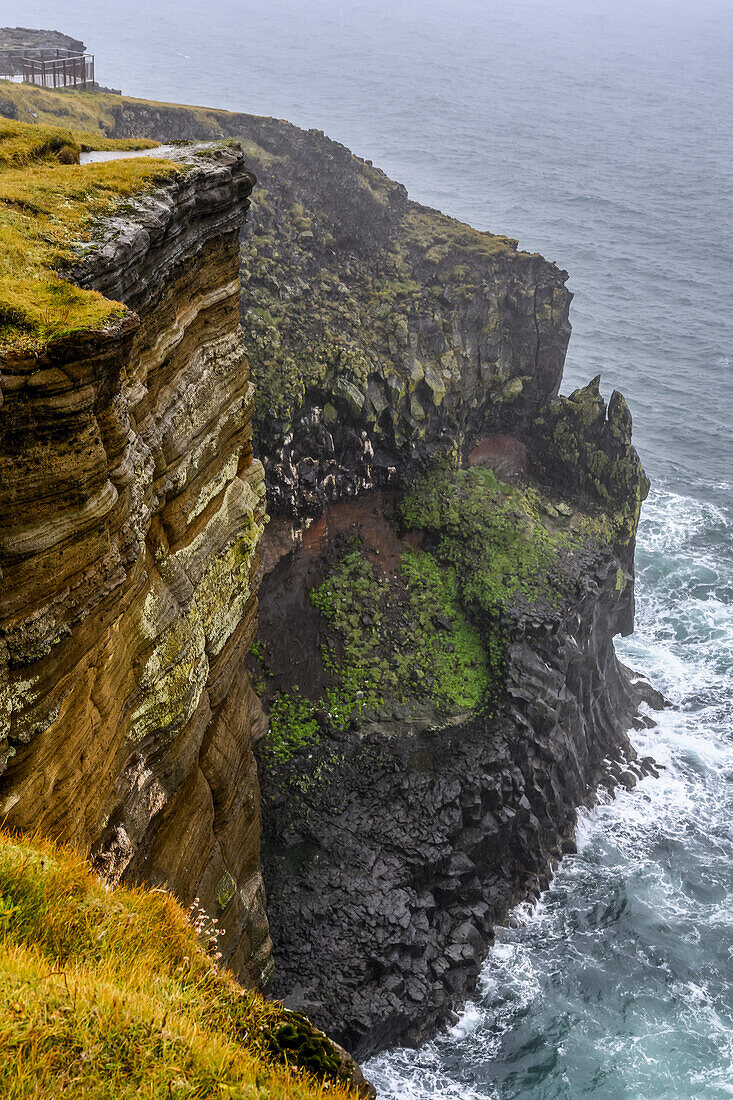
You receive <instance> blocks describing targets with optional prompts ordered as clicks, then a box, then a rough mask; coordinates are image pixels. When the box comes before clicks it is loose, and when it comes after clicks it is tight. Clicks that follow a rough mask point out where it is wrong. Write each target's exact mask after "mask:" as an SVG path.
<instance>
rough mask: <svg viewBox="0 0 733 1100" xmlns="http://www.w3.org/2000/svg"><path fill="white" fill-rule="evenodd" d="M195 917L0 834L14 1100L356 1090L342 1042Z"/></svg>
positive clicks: (156, 893) (4, 987)
mask: <svg viewBox="0 0 733 1100" xmlns="http://www.w3.org/2000/svg"><path fill="white" fill-rule="evenodd" d="M194 924H195V925H196V926H197V927H199V928H200V927H201V920H200V917H199V919H198V920H194V918H193V916H189V915H188V914H187V913H186V912H184V910H183V909H182V908H181V906H180V905H178V903H177V902H176V901H175V900H174V899H173V898H172V897H171V896H170V895H168V894H166V893H165V892H164V891H162V890H148V889H126V888H117V889H114V890H107V889H105V888H104V887H103V886H102V885H101V884H100V883H99V882H98V881H97V879H96V878H95V877H94V876H93V875H92V874H90V872H89V871H88V869H87V868H86V867H85V866H84V864H83V863H82V861H81V860H80V858H79V857H78V856H77V855H75V854H73V853H71V852H69V851H66V850H64V849H62V848H59V847H55V846H53V845H50V844H46V843H42V842H38V841H36V840H32V841H29V840H16V839H14V838H12V837H10V836H8V835H7V834H3V833H0V1051H2V1057H0V1095H2V1096H3V1098H4V1100H20V1098H21V1097H30V1096H39V1097H40V1096H48V1097H51V1096H57V1095H60V1094H61V1093H63V1095H64V1096H68V1097H70V1098H72V1100H73V1098H81V1097H94V1098H95V1100H128V1098H129V1100H133V1098H135V1100H138V1098H145V1100H170V1098H171V1097H175V1098H183V1097H200V1098H203V1097H222V1098H223V1097H227V1098H230V1100H265V1098H268V1100H286V1098H287V1100H323V1098H324V1097H333V1098H334V1100H345V1098H346V1097H347V1096H349V1095H353V1093H350V1092H349V1089H348V1086H347V1084H346V1083H345V1080H346V1077H347V1075H348V1073H349V1069H348V1067H345V1066H344V1065H342V1063H341V1056H340V1054H339V1052H338V1050H337V1048H335V1047H333V1045H332V1044H331V1043H329V1042H328V1040H327V1039H326V1038H325V1037H324V1036H323V1035H322V1034H321V1033H320V1032H318V1031H317V1030H316V1029H315V1028H313V1026H312V1025H311V1024H310V1023H309V1021H307V1020H306V1019H305V1018H304V1017H301V1016H297V1015H294V1014H291V1013H288V1012H286V1011H285V1010H284V1009H283V1008H282V1005H280V1004H278V1003H276V1002H268V1001H265V1000H264V999H263V998H262V997H261V996H260V995H259V994H258V993H255V992H253V991H250V990H245V989H243V988H242V987H241V986H239V985H238V984H237V982H235V980H234V978H233V977H232V976H231V975H230V974H229V973H228V972H226V971H223V970H221V969H220V968H219V967H218V965H217V963H216V961H215V959H214V958H213V957H212V956H211V955H210V954H209V953H208V952H207V951H206V950H205V949H204V947H203V946H202V943H201V941H200V938H199V937H198V936H197V932H196V928H195V927H194ZM211 927H212V928H214V926H213V924H212V925H211ZM214 931H215V928H214ZM215 938H216V937H215V936H214V940H215Z"/></svg>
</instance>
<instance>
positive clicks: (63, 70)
mask: <svg viewBox="0 0 733 1100" xmlns="http://www.w3.org/2000/svg"><path fill="white" fill-rule="evenodd" d="M49 52H50V51H49ZM57 52H61V51H57ZM21 71H22V77H23V82H24V83H25V84H39V85H40V86H41V87H42V88H69V87H74V88H86V87H88V86H89V85H91V84H94V54H88V53H85V54H75V55H69V56H66V57H53V58H38V57H24V58H23V59H22V63H21Z"/></svg>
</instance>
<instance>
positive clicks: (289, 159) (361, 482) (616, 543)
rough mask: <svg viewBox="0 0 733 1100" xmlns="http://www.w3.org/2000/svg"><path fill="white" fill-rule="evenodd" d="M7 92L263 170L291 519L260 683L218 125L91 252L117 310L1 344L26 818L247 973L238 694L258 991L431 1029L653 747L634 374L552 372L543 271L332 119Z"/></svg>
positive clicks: (262, 416)
mask: <svg viewBox="0 0 733 1100" xmlns="http://www.w3.org/2000/svg"><path fill="white" fill-rule="evenodd" d="M2 94H3V97H6V96H10V95H11V92H10V91H8V90H7V89H3V93H2ZM12 95H13V97H14V98H13V101H12V107H13V109H14V110H16V111H17V112H18V114H19V117H21V116H23V117H24V112H31V111H34V112H35V113H36V114H40V115H41V116H42V117H43V120H44V121H48V120H49V118H53V117H55V116H56V114H58V113H59V112H60V111H67V110H71V111H73V112H74V113H75V115H76V116H77V121H78V122H79V124H83V125H84V126H85V127H86V128H97V129H101V130H102V131H103V132H105V133H106V134H107V135H108V136H111V137H117V138H121V137H125V138H127V137H130V136H133V135H134V136H141V137H149V138H157V139H161V140H165V139H170V138H174V137H175V138H179V139H189V140H195V139H199V138H211V137H221V136H224V135H232V136H236V137H238V138H240V139H241V140H242V141H243V144H244V148H245V155H246V159H247V162H248V164H251V165H252V166H253V168H254V169H255V171H256V172H257V175H258V178H259V180H260V187H259V189H258V192H256V194H255V198H254V204H253V209H252V212H251V218H250V221H249V228H248V229H247V230H246V231H245V233H244V234H243V236H242V247H241V257H240V270H241V273H242V276H243V285H242V300H241V315H242V320H243V324H244V332H245V338H246V341H247V346H248V351H249V355H250V358H251V361H252V366H253V375H254V378H255V381H256V385H257V392H258V405H257V410H258V411H257V413H256V425H255V428H256V436H257V450H258V454H259V455H260V456H261V458H262V460H263V463H264V466H265V468H266V477H267V483H268V492H269V497H270V510H271V511H272V512H273V513H275V514H276V516H277V520H276V522H273V524H272V525H271V527H270V530H269V532H268V534H267V536H265V539H264V540H263V543H262V545H263V547H264V549H265V550H266V555H264V556H265V557H266V559H267V571H268V574H269V575H268V577H267V578H266V580H265V582H264V584H263V587H262V590H261V603H262V632H261V639H260V642H259V644H258V645H257V646H256V647H255V652H254V655H253V657H252V659H251V663H250V670H251V672H252V674H253V675H254V676H256V677H257V685H256V686H257V689H258V692H260V693H261V694H262V695H263V698H264V701H265V704H266V707H267V709H268V711H269V713H268V714H265V713H264V712H263V711H261V710H258V708H257V706H256V704H255V703H253V699H252V696H251V691H250V688H249V686H248V681H247V678H246V675H245V673H244V670H243V668H242V656H243V654H244V653H245V652H246V650H247V649H248V648H249V646H250V643H251V641H252V638H253V622H254V620H253V615H254V589H255V587H256V582H255V576H256V573H257V569H258V558H257V543H258V539H259V534H260V531H261V525H262V518H263V497H262V478H263V473H262V468H261V467H260V466H259V465H258V464H257V463H256V462H254V460H253V459H252V456H251V446H250V430H251V424H250V422H251V417H252V405H251V390H250V388H249V385H248V383H247V376H246V368H245V367H244V360H243V352H242V347H241V342H240V336H239V334H238V331H237V328H236V315H235V314H236V309H235V306H236V289H237V288H236V283H235V276H236V263H237V242H236V228H237V225H238V224H239V222H240V221H241V213H242V195H243V193H244V191H246V190H247V189H248V187H249V186H250V183H251V181H249V180H248V178H247V177H246V174H245V173H244V172H243V169H242V168H241V163H240V161H239V160H238V159H237V157H236V155H235V154H233V153H232V152H227V151H226V150H224V151H221V152H220V153H219V154H218V157H219V158H220V159H219V162H218V163H217V162H216V161H214V162H213V163H212V164H210V165H203V164H199V167H198V169H197V172H198V175H197V176H195V177H191V176H186V177H185V178H184V179H183V180H179V181H178V182H176V183H175V184H172V185H170V187H172V190H171V189H170V188H168V189H167V190H164V191H161V192H160V194H159V195H158V198H157V200H149V201H148V202H147V203H145V204H143V205H142V206H140V205H138V206H137V207H136V210H135V215H134V217H131V218H130V219H127V220H126V219H122V220H120V221H118V222H117V223H115V226H114V227H113V228H114V230H115V234H116V236H115V239H114V240H113V239H112V237H111V235H109V234H108V236H107V239H106V242H102V245H101V247H98V248H95V249H94V250H93V251H92V252H91V254H90V256H89V258H88V260H86V261H84V262H83V263H82V264H80V265H79V266H78V267H77V269H76V270H75V272H74V277H75V278H76V279H77V281H79V282H80V283H82V284H83V285H86V286H93V287H97V288H99V289H101V290H103V292H104V293H105V294H108V295H112V296H113V297H117V298H119V299H121V300H122V301H123V302H125V303H126V304H127V305H128V306H130V307H131V308H133V309H136V310H137V312H138V315H139V324H138V322H137V321H136V320H135V319H134V318H132V317H131V316H130V315H129V314H127V315H126V316H125V317H123V318H122V319H121V320H120V321H119V324H118V325H117V327H116V328H115V329H114V331H113V330H112V329H110V330H109V332H107V333H105V334H104V335H103V336H95V337H93V338H92V337H90V338H88V339H87V338H85V339H76V340H74V341H73V342H72V343H70V344H68V345H65V344H63V343H59V342H57V344H56V345H54V347H53V350H52V351H49V352H48V353H47V355H46V358H45V359H44V360H43V362H42V369H41V370H40V371H39V370H38V367H37V365H36V364H35V363H31V362H30V361H24V360H23V359H22V357H21V358H16V359H10V360H9V361H8V365H7V366H6V365H3V378H4V385H5V379H6V378H7V379H9V380H10V382H8V384H7V385H6V391H7V395H6V406H7V405H9V402H10V401H11V400H12V401H13V402H14V405H13V408H12V417H9V419H8V421H7V423H8V424H9V425H12V426H13V427H12V428H11V429H10V431H9V434H8V435H7V436H6V451H5V453H6V456H7V468H8V470H9V476H10V477H14V478H15V479H16V487H14V488H13V489H12V491H11V492H9V493H8V500H9V502H10V503H9V507H10V511H9V512H8V514H9V515H10V516H11V517H15V518H13V519H12V524H14V526H13V525H12V524H11V530H10V531H9V532H8V535H7V537H5V539H4V541H3V542H2V544H1V545H2V547H3V553H4V554H5V558H4V559H3V568H5V569H6V570H7V571H8V573H9V571H10V570H12V575H13V577H14V578H15V577H17V578H18V583H17V585H16V589H17V590H16V591H14V593H4V594H3V599H4V601H6V605H7V611H5V610H3V614H4V616H5V622H6V624H7V625H6V627H5V632H4V635H3V638H4V645H5V646H6V650H7V657H6V665H5V666H4V671H3V673H2V675H4V676H5V685H6V691H7V690H8V687H9V694H8V698H9V699H10V700H11V705H12V717H11V719H10V721H9V724H8V727H7V731H8V734H9V740H8V745H9V748H10V750H11V751H14V752H15V755H14V756H13V757H12V759H11V760H10V763H9V768H8V772H7V777H6V780H5V791H4V794H3V798H4V803H3V804H4V807H5V809H6V810H7V811H8V812H9V814H10V821H11V823H13V824H17V825H19V826H21V827H32V826H35V825H37V824H39V823H40V824H41V825H42V827H43V828H44V829H48V830H53V831H55V832H57V833H58V832H62V833H63V830H64V829H67V830H68V831H67V833H66V834H65V835H69V836H71V835H74V836H77V835H78V836H79V837H81V838H82V839H83V843H84V844H85V845H86V847H87V848H89V849H91V850H92V851H93V852H94V853H95V856H96V859H97V864H98V866H99V867H100V868H101V869H103V870H104V871H105V873H106V874H107V875H108V876H110V877H111V878H115V877H120V876H121V877H122V878H123V879H125V880H129V881H136V880H138V879H140V878H148V879H150V880H152V881H155V882H162V881H166V882H168V883H170V884H171V885H172V886H173V887H174V889H175V890H176V892H177V893H178V894H179V896H181V897H182V898H183V899H184V900H186V899H187V898H189V897H191V896H192V894H193V893H197V894H198V895H199V896H200V897H201V898H202V900H203V901H204V903H205V904H206V906H207V908H209V909H210V911H217V912H221V913H222V918H221V922H222V925H223V926H224V927H225V928H226V930H227V938H226V941H225V951H226V956H227V958H229V959H230V960H231V962H232V965H233V966H234V967H235V969H236V970H237V971H238V972H239V973H241V974H243V975H244V976H245V977H247V978H248V979H249V980H258V979H259V978H261V977H262V976H263V975H264V974H266V973H267V971H268V963H267V959H268V957H269V956H268V948H269V943H268V940H267V938H266V935H267V934H266V926H265V923H264V914H263V910H262V900H261V899H262V894H261V880H260V877H259V865H258V845H259V816H258V814H259V811H258V804H257V797H258V796H257V791H256V785H255V780H254V773H253V771H252V758H251V753H250V724H249V723H250V719H249V715H250V713H254V714H255V716H256V726H257V733H258V734H261V735H263V736H262V740H261V742H260V743H259V748H258V755H259V759H260V764H261V769H262V770H261V778H262V780H263V790H264V808H265V814H264V819H265V820H264V829H265V841H266V843H265V854H264V870H265V878H266V883H267V888H268V894H269V900H268V908H269V914H270V919H271V926H272V928H273V930H274V934H275V944H276V949H275V954H276V963H277V974H278V976H277V979H276V981H277V984H276V986H275V987H274V988H275V990H276V992H277V993H278V994H280V995H285V996H286V997H287V998H288V1003H290V1004H292V1005H293V1006H297V1007H302V1008H304V1009H306V1010H307V1011H308V1012H309V1014H311V1015H312V1016H313V1018H314V1019H315V1021H316V1022H317V1023H318V1024H321V1025H324V1026H326V1027H327V1028H328V1029H330V1030H331V1031H332V1032H333V1033H334V1034H336V1035H337V1036H339V1037H340V1038H342V1039H343V1040H344V1041H345V1042H346V1043H347V1044H348V1045H350V1046H351V1047H352V1048H353V1049H354V1050H356V1051H357V1052H359V1053H360V1054H365V1053H368V1052H370V1051H372V1050H375V1049H377V1048H378V1047H379V1046H381V1045H384V1044H385V1043H389V1042H392V1041H395V1040H397V1039H399V1038H405V1037H410V1038H418V1037H420V1036H422V1035H424V1034H426V1033H427V1032H428V1031H429V1030H430V1029H431V1028H432V1027H434V1026H435V1024H436V1023H437V1022H439V1021H441V1020H443V1019H445V1018H446V1017H447V1016H448V1015H449V1013H450V1011H451V1008H452V1007H453V1006H454V1005H455V1004H456V1003H457V1002H459V1001H460V1000H461V998H462V997H463V996H464V995H465V993H466V992H467V990H468V989H469V988H470V986H471V985H472V983H473V982H474V980H475V978H476V975H477V973H478V968H479V965H480V962H481V960H482V959H483V957H484V955H485V952H486V950H487V948H488V945H489V944H490V942H491V939H492V935H493V928H494V926H495V924H496V923H497V922H498V921H501V920H502V919H504V917H505V916H506V913H507V911H508V908H509V907H510V906H511V905H512V904H514V903H515V902H516V901H518V900H519V899H521V898H523V897H527V896H531V895H533V894H536V892H537V891H538V890H539V889H540V888H541V886H542V885H543V884H544V883H545V882H546V879H547V876H548V874H549V873H550V871H551V869H552V865H553V863H554V861H555V860H556V859H557V858H559V857H560V855H561V854H562V852H563V851H567V850H570V849H572V833H573V828H574V824H575V819H576V810H577V807H578V806H579V805H581V804H584V803H588V802H591V801H592V800H593V798H594V797H595V794H596V789H597V786H598V784H600V783H604V784H606V785H608V786H613V783H614V782H615V781H620V782H623V783H628V784H630V783H633V782H634V780H635V778H636V776H638V775H639V774H641V772H642V771H644V770H645V769H647V768H649V767H651V765H650V764H649V762H648V761H646V762H641V763H640V762H638V761H635V759H634V754H633V751H632V749H631V746H630V744H629V742H628V739H627V736H626V730H627V728H628V726H629V724H630V723H631V722H632V721H633V720H634V715H635V712H636V708H637V706H638V703H639V701H640V698H641V694H640V692H641V689H640V688H638V686H635V685H632V679H631V677H630V676H629V674H628V671H627V670H624V669H623V668H622V667H621V666H620V665H619V663H618V661H617V659H616V656H615V653H614V649H613V641H612V639H613V636H614V634H616V633H618V632H621V633H626V632H628V631H629V630H630V629H631V627H632V624H633V553H634V536H635V531H636V524H637V521H638V515H639V507H640V505H641V501H642V500H643V498H644V496H645V493H646V489H647V483H646V479H645V477H644V475H643V471H642V470H641V466H640V464H639V461H638V458H637V456H636V453H635V451H634V449H633V447H632V446H631V420H630V416H629V412H628V409H627V407H626V404H625V402H624V400H623V398H622V397H621V396H620V395H618V394H614V395H613V397H612V398H611V401H610V404H609V406H608V408H606V405H605V402H604V401H603V400H602V398H601V397H600V394H599V389H598V384H597V381H594V382H593V383H591V384H590V385H589V386H588V387H586V388H585V389H583V390H580V391H577V392H576V393H575V394H573V395H571V396H570V397H568V398H558V397H557V393H558V389H559V386H560V381H561V376H562V366H563V359H564V354H565V349H566V345H567V341H568V337H569V325H568V307H569V302H570V295H569V294H568V292H567V290H566V289H565V285H564V284H565V278H566V276H565V273H564V272H561V271H558V270H557V268H555V267H554V265H552V264H549V263H547V262H546V261H545V260H543V259H542V257H540V256H536V255H528V254H526V253H521V252H518V251H517V249H516V244H515V242H513V241H510V240H508V239H506V238H503V237H499V236H495V235H491V234H484V233H479V232H477V231H475V230H472V229H471V228H470V227H468V226H464V225H461V224H460V223H457V222H455V221H453V220H451V219H449V218H446V217H444V216H443V215H441V214H439V213H438V212H436V211H432V210H428V209H426V208H424V207H421V206H419V205H417V204H414V203H411V202H410V201H409V200H408V198H407V195H406V193H405V191H404V189H403V188H401V187H400V186H399V185H398V184H395V183H394V182H393V181H390V180H388V179H387V178H386V177H385V176H384V175H383V174H382V173H380V172H379V171H377V170H376V169H374V168H373V166H372V165H370V164H369V163H368V162H365V161H361V160H359V159H358V158H356V157H354V156H353V155H352V154H350V153H349V151H348V150H346V149H344V148H343V146H340V145H338V144H337V143H334V142H331V141H329V140H328V139H327V138H325V137H324V136H323V135H322V134H320V133H316V132H309V133H305V132H303V131H300V130H298V129H297V128H295V127H292V126H289V125H288V124H287V123H283V122H278V121H276V120H271V119H258V118H255V117H254V116H249V115H233V114H227V113H226V112H215V111H208V110H205V109H201V108H177V107H173V106H166V105H161V104H149V103H143V102H140V101H134V100H127V99H119V98H114V97H105V96H85V97H54V96H52V95H49V94H47V93H42V92H37V91H36V90H28V89H23V90H21V91H19V92H17V93H16V92H15V91H13V92H12ZM61 99H62V100H63V102H61V101H60V100H61ZM4 103H5V99H4V98H2V97H0V109H2V110H6V107H5V106H4ZM67 105H70V106H67ZM182 156H183V157H184V159H185V158H186V157H195V150H194V149H192V150H189V151H188V152H186V151H184V152H183V153H182ZM227 173H228V174H229V175H227ZM194 178H195V179H196V180H198V183H197V184H196V186H195V187H193V186H192V184H191V182H190V181H191V180H192V179H194ZM187 180H188V181H189V182H186V181H187ZM236 181H239V182H238V183H237V182H236ZM245 181H246V182H245ZM187 188H188V190H187ZM233 189H234V191H237V195H238V196H239V197H238V198H236V200H235V199H234V198H233ZM207 195H208V198H207V197H206V196H207ZM166 196H167V198H166ZM143 225H144V226H146V232H147V233H148V236H145V235H144V234H143V235H141V226H143ZM118 230H119V232H117V231H118ZM10 383H12V384H10ZM15 426H17V428H16V427H15ZM29 469H34V470H35V469H38V470H40V471H42V477H37V478H36V477H32V476H29V475H28V470H29ZM492 471H494V472H492ZM497 479H498V480H497ZM110 486H111V488H110ZM370 490H379V492H378V493H375V494H373V495H370V493H369V491H370ZM23 493H26V494H27V498H24V497H23ZM362 502H363V503H362ZM324 509H325V511H324ZM31 515H33V516H39V517H40V518H41V520H42V522H41V523H40V525H37V526H38V530H37V529H36V527H33V528H32V529H30V517H31ZM47 540H50V541H48V544H46V542H47ZM294 546H297V547H299V549H297V550H296V551H295V552H293V553H289V551H291V550H292V549H293V547H294ZM54 555H55V556H54ZM4 607H5V605H4ZM646 698H647V701H649V700H652V701H656V702H658V701H659V700H654V697H653V696H652V695H650V694H649V693H648V692H647V693H646ZM77 729H78V730H81V731H82V733H81V735H79V734H77V732H76V731H77ZM70 730H73V731H74V734H73V736H69V731H70ZM79 773H81V774H82V776H83V777H84V781H83V785H82V787H81V790H78V789H77V788H76V787H75V782H76V776H77V775H78V774H79Z"/></svg>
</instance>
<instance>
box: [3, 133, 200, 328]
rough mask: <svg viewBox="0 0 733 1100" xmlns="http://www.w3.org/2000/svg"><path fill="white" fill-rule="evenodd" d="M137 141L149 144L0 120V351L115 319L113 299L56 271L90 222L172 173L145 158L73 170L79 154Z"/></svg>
mask: <svg viewBox="0 0 733 1100" xmlns="http://www.w3.org/2000/svg"><path fill="white" fill-rule="evenodd" d="M141 144H142V145H144V146H149V145H150V144H151V143H149V142H142V143H139V142H138V143H135V142H123V143H116V142H112V141H109V140H108V139H98V138H96V137H95V136H94V135H93V134H86V133H81V134H80V133H76V132H74V131H71V130H66V129H63V128H62V127H49V126H41V125H30V124H25V123H22V122H16V121H11V120H2V121H1V122H0V347H5V348H7V347H8V346H13V347H19V348H25V349H28V350H38V349H39V348H40V347H41V346H42V345H43V344H44V343H46V342H47V341H48V340H50V339H52V338H55V337H60V336H65V335H69V334H70V333H73V332H77V331H80V330H88V329H97V328H101V327H103V326H104V325H105V324H107V323H109V322H110V321H111V320H113V319H114V318H115V317H119V316H121V315H122V314H123V313H124V311H125V310H124V306H122V305H121V304H120V303H119V302H111V301H109V300H107V299H106V298H104V297H103V296H102V295H101V294H98V293H96V292H95V291H90V290H82V289H81V288H80V287H77V286H74V285H73V284H72V283H70V282H66V281H65V280H64V279H63V277H62V273H63V270H64V268H65V267H67V266H68V265H69V264H71V263H74V262H75V261H78V259H79V251H80V248H82V247H83V246H84V245H85V244H88V243H89V242H90V241H92V240H93V239H94V226H95V222H97V221H98V220H99V219H100V218H103V217H105V216H108V215H110V214H113V213H114V211H115V209H116V208H117V207H118V205H119V204H120V202H121V201H122V200H124V199H129V198H130V197H132V196H134V195H137V194H139V193H140V192H142V191H144V190H147V189H149V188H151V187H152V186H154V185H155V184H156V183H157V182H160V181H162V180H163V179H167V178H169V177H170V176H171V175H172V174H173V173H175V172H177V171H179V170H180V168H179V167H178V166H176V165H174V164H172V163H171V162H170V161H165V160H157V159H154V158H151V157H144V158H143V157H141V158H139V159H138V158H135V157H132V158H130V159H125V160H114V161H106V162H102V163H98V164H85V165H80V164H79V163H78V160H79V153H80V151H81V150H82V149H83V148H100V146H102V147H104V148H129V147H130V146H131V145H137V146H139V145H141Z"/></svg>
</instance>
